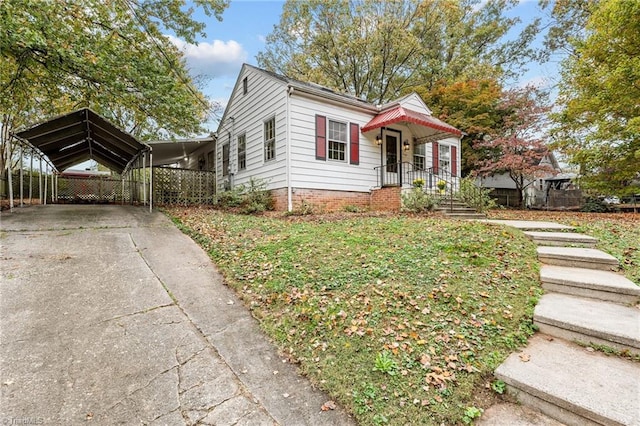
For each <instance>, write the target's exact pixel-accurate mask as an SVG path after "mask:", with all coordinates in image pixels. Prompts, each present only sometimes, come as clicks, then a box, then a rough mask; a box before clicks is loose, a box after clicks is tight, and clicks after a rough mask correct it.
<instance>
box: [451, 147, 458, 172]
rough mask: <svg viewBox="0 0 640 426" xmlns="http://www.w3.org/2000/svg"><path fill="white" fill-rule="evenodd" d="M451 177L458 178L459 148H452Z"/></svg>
mask: <svg viewBox="0 0 640 426" xmlns="http://www.w3.org/2000/svg"><path fill="white" fill-rule="evenodd" d="M451 175H452V176H458V147H457V146H452V147H451Z"/></svg>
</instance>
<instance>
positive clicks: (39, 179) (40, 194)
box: [38, 157, 44, 204]
mask: <svg viewBox="0 0 640 426" xmlns="http://www.w3.org/2000/svg"><path fill="white" fill-rule="evenodd" d="M39 163H40V174H39V175H38V199H39V200H40V204H44V203H43V201H42V157H40V158H39Z"/></svg>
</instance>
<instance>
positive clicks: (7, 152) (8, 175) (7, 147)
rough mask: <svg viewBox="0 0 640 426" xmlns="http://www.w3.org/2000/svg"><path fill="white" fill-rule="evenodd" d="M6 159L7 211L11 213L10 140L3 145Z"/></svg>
mask: <svg viewBox="0 0 640 426" xmlns="http://www.w3.org/2000/svg"><path fill="white" fill-rule="evenodd" d="M5 149H6V151H5V154H6V155H5V157H4V158H6V159H7V164H6V165H7V182H8V183H9V211H10V212H12V213H13V179H11V138H9V140H8V141H7V143H6V144H5Z"/></svg>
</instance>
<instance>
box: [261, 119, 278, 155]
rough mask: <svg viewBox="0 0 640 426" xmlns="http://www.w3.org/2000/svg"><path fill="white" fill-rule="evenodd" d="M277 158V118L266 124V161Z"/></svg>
mask: <svg viewBox="0 0 640 426" xmlns="http://www.w3.org/2000/svg"><path fill="white" fill-rule="evenodd" d="M274 158H276V118H275V117H273V118H272V119H270V120H268V121H265V122H264V161H269V160H273V159H274Z"/></svg>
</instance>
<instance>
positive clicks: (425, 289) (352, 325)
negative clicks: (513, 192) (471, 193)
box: [167, 208, 541, 425]
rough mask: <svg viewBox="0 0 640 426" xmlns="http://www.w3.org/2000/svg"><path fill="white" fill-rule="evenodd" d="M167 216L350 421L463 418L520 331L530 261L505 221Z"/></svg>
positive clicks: (536, 290)
mask: <svg viewBox="0 0 640 426" xmlns="http://www.w3.org/2000/svg"><path fill="white" fill-rule="evenodd" d="M167 213H168V214H170V215H171V216H172V217H173V218H174V220H175V221H176V223H178V224H179V226H181V228H182V229H183V230H184V231H185V232H187V233H188V234H190V235H191V236H192V237H193V238H194V239H195V240H196V241H198V242H199V243H200V244H201V245H202V246H203V247H204V248H205V249H206V250H207V251H208V252H209V254H210V256H211V258H212V259H213V261H214V262H215V263H216V264H217V265H218V267H219V268H220V270H221V271H222V273H223V274H224V276H225V279H226V282H227V283H228V285H229V286H231V287H232V288H234V289H235V290H236V292H237V293H238V294H239V295H240V297H241V298H242V299H243V300H244V302H245V304H246V306H247V307H248V308H249V309H251V311H252V313H253V315H254V316H255V317H256V318H257V319H258V320H259V321H260V324H261V325H262V327H263V329H264V330H265V332H266V333H267V334H268V335H269V336H271V337H272V338H273V340H274V341H275V342H276V344H277V345H278V346H279V347H280V349H281V350H282V352H283V353H284V354H286V356H288V357H290V359H291V360H293V361H295V362H298V363H299V366H300V369H301V370H302V371H303V372H304V374H306V375H307V376H308V377H309V378H310V379H311V380H312V381H313V382H314V383H315V384H316V385H317V386H319V387H321V388H322V389H324V390H326V391H327V392H328V393H329V394H330V395H331V396H332V398H334V399H335V400H336V401H338V402H339V403H341V404H342V405H344V406H345V407H346V408H347V409H348V410H349V411H350V412H351V413H352V414H353V415H354V417H355V418H356V419H357V421H358V422H359V423H360V424H362V425H370V424H385V423H388V424H433V425H439V424H441V423H444V424H462V423H465V422H470V421H471V417H474V416H476V415H477V413H478V411H477V410H475V408H486V407H487V406H488V405H490V404H491V403H493V402H494V401H495V399H496V398H497V394H496V393H495V392H493V391H492V390H491V389H490V388H491V386H490V385H491V383H492V381H493V370H494V369H495V368H496V367H497V366H498V365H499V364H500V363H501V362H502V360H503V359H504V358H505V357H506V356H507V355H509V354H510V353H511V352H513V351H514V350H515V349H516V348H517V347H518V346H520V345H523V344H524V343H525V342H526V338H527V337H528V336H529V335H530V334H531V333H532V324H531V315H532V310H533V306H534V303H535V301H536V299H537V297H538V296H539V294H540V293H541V290H540V284H539V278H538V270H539V268H538V262H537V260H536V254H535V246H534V245H533V244H532V243H531V242H530V241H529V240H527V239H526V238H525V237H524V236H523V235H522V234H521V233H519V232H517V231H515V230H511V229H507V228H501V227H497V226H488V225H484V224H481V223H476V222H462V221H452V220H446V219H444V218H441V217H435V216H434V217H431V218H429V217H427V218H424V217H422V218H417V217H416V218H414V217H407V216H400V217H393V216H382V217H372V216H367V215H359V214H353V215H346V217H339V218H332V217H322V216H319V217H315V218H312V219H307V218H305V219H300V218H284V217H273V216H271V217H267V216H241V215H233V214H228V213H221V212H218V211H215V210H207V209H200V208H173V209H168V210H167ZM499 385H500V384H499V383H498V384H497V386H495V387H496V388H497V389H500V386H499ZM318 409H320V407H318ZM465 413H466V416H465Z"/></svg>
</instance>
